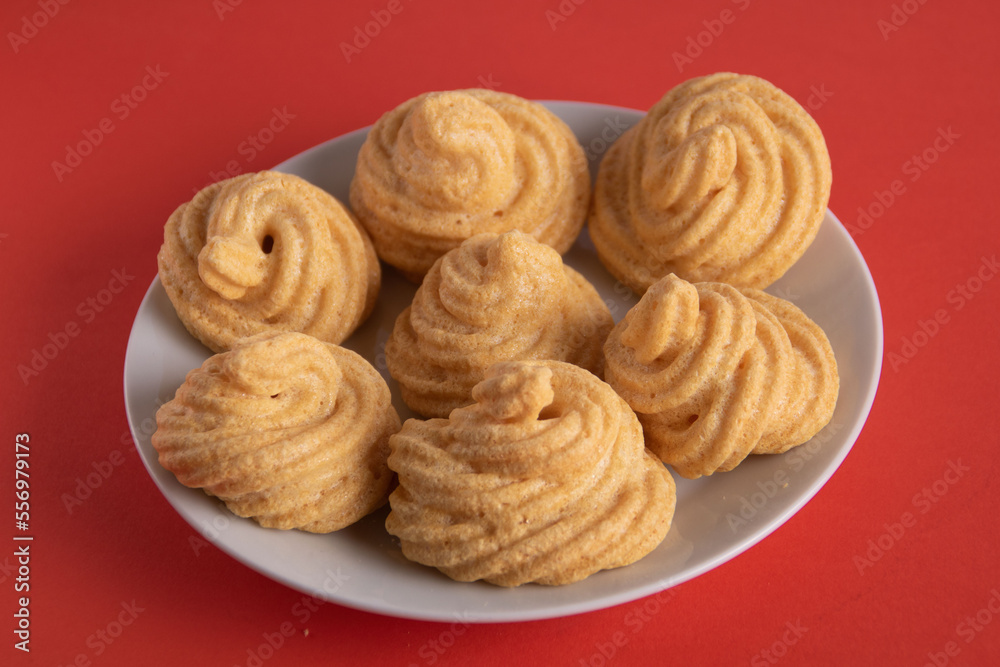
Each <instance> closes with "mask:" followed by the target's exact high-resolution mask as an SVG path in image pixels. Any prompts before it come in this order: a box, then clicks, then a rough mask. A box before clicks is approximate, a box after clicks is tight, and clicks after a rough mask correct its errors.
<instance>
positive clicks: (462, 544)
mask: <svg viewBox="0 0 1000 667" xmlns="http://www.w3.org/2000/svg"><path fill="white" fill-rule="evenodd" d="M474 396H475V399H476V403H475V404H473V405H471V406H468V407H465V408H460V409H458V410H455V411H454V412H452V413H451V416H450V418H449V419H431V420H428V421H420V420H417V419H410V420H407V422H406V423H405V424H404V426H403V430H402V431H401V432H400V433H398V434H396V435H394V436H393V437H392V438H391V439H390V447H391V450H392V453H391V454H390V456H389V467H390V468H392V469H393V470H394V471H395V472H397V473H398V475H399V486H398V487H397V488H396V490H395V491H393V493H392V495H391V496H390V497H389V504H390V507H391V511H390V513H389V516H388V518H387V520H386V528H387V529H388V531H389V532H390V533H392V534H393V535H396V536H397V537H399V539H400V542H401V544H402V549H403V554H404V555H405V556H406V557H407V558H409V559H410V560H413V561H416V562H418V563H422V564H424V565H429V566H431V567H436V568H438V569H440V570H441V571H442V572H444V573H445V574H446V575H448V576H449V577H451V578H452V579H456V580H458V581H474V580H479V579H482V580H485V581H488V582H490V583H493V584H497V585H500V586H519V585H521V584H525V583H529V582H536V583H540V584H549V585H558V584H566V583H570V582H573V581H578V580H580V579H583V578H585V577H588V576H590V575H591V574H593V573H595V572H597V571H598V570H602V569H608V568H614V567H621V566H624V565H628V564H630V563H633V562H635V561H637V560H639V559H640V558H642V557H643V556H645V555H646V554H648V553H649V552H650V551H652V550H653V549H654V548H655V547H656V546H657V545H658V544H659V543H660V542H661V541H662V540H663V538H664V537H665V536H666V534H667V531H668V530H669V528H670V523H671V520H672V518H673V512H674V505H675V501H676V494H675V487H674V481H673V479H672V478H671V476H670V473H669V472H668V471H667V469H666V467H665V466H664V465H663V464H662V463H661V462H660V461H658V460H657V459H656V458H655V457H654V456H653V455H652V454H651V453H649V452H648V451H647V450H646V448H645V446H644V445H643V440H642V429H641V427H640V425H639V423H638V421H637V420H636V418H635V415H634V414H633V412H632V411H631V410H630V409H629V407H628V405H626V404H625V402H624V401H623V400H622V399H621V398H619V397H618V395H616V394H615V392H614V391H612V389H611V388H610V387H609V386H608V385H607V384H605V383H604V382H602V381H601V380H599V379H598V378H597V377H596V376H594V375H593V374H592V373H590V372H588V371H585V370H583V369H581V368H578V367H576V366H573V365H571V364H567V363H564V362H558V361H543V362H534V361H532V362H523V361H522V362H505V363H500V364H497V365H495V366H493V367H492V368H490V370H489V372H488V373H487V377H486V379H485V380H484V381H483V382H482V383H480V384H478V385H477V386H476V388H475V390H474Z"/></svg>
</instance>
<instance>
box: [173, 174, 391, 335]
mask: <svg viewBox="0 0 1000 667" xmlns="http://www.w3.org/2000/svg"><path fill="white" fill-rule="evenodd" d="M157 263H158V267H159V276H160V281H161V282H162V283H163V287H164V289H165V290H166V292H167V296H169V297H170V301H171V303H173V305H174V309H175V310H176V311H177V315H178V316H179V317H180V319H181V321H182V322H183V323H184V326H185V327H186V328H187V329H188V331H190V332H191V334H192V335H193V336H195V338H197V339H198V340H200V341H201V342H202V343H204V344H205V345H206V346H207V347H209V348H210V349H212V350H213V351H215V352H220V351H223V350H226V349H229V348H230V347H232V345H233V344H234V343H235V342H236V341H237V340H238V339H240V338H243V337H246V336H252V335H254V334H258V333H262V332H265V331H298V332H303V333H307V334H310V335H312V336H315V337H317V338H319V339H321V340H324V341H326V342H329V343H340V342H342V341H343V340H344V339H345V338H347V336H349V335H350V334H351V333H352V332H353V331H354V330H355V329H356V328H357V327H358V326H359V325H360V324H361V322H363V321H364V320H365V318H367V317H368V315H369V314H370V313H371V310H372V308H373V307H374V305H375V298H376V296H377V295H378V290H379V285H380V282H381V268H380V267H379V263H378V258H377V257H376V256H375V249H374V247H373V246H372V244H371V240H370V239H369V238H368V236H367V234H366V233H365V231H364V229H362V228H361V226H360V225H359V224H358V222H357V221H356V220H355V219H354V218H353V216H352V215H351V214H350V213H349V212H348V211H347V209H345V208H344V207H343V206H342V205H341V204H340V203H339V202H338V201H337V200H336V199H334V198H333V197H332V196H331V195H330V194H328V193H327V192H325V191H324V190H322V189H320V188H318V187H316V186H314V185H312V184H311V183H308V182H307V181H305V180H303V179H301V178H299V177H298V176H293V175H291V174H281V173H278V172H271V171H263V172H259V173H255V174H245V175H242V176H237V177H235V178H231V179H228V180H225V181H220V182H218V183H214V184H212V185H209V186H208V187H206V188H204V189H203V190H201V191H200V192H199V193H198V194H197V195H195V197H194V199H193V200H191V201H190V202H187V203H185V204H182V205H181V206H180V207H178V208H177V210H176V211H174V213H173V215H171V216H170V219H169V220H168V221H167V224H166V227H165V229H164V240H163V245H162V247H161V248H160V252H159V255H158V256H157Z"/></svg>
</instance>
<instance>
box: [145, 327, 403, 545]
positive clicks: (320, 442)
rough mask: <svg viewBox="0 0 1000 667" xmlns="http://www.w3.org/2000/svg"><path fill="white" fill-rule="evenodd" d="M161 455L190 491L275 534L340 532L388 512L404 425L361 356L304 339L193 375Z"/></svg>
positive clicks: (289, 337) (164, 432) (164, 420)
mask: <svg viewBox="0 0 1000 667" xmlns="http://www.w3.org/2000/svg"><path fill="white" fill-rule="evenodd" d="M156 425H157V430H156V432H155V433H154V434H153V438H152V440H153V447H155V448H156V450H157V452H158V453H159V461H160V464H161V465H162V466H163V467H164V468H166V469H167V470H170V471H171V472H173V473H174V475H175V476H176V477H177V479H178V481H180V483H181V484H184V485H185V486H189V487H193V488H202V489H204V490H205V491H206V492H207V493H209V494H211V495H213V496H216V497H218V498H220V499H221V500H222V501H224V502H225V504H226V506H227V507H228V508H229V509H230V510H231V511H232V512H233V513H234V514H237V515H239V516H242V517H251V518H253V519H254V520H255V521H257V522H258V523H259V524H260V525H262V526H264V527H266V528H280V529H291V528H298V529H300V530H304V531H308V532H314V533H328V532H331V531H335V530H339V529H340V528H343V527H345V526H348V525H350V524H352V523H354V522H355V521H357V520H358V519H360V518H361V517H363V516H365V515H366V514H368V513H369V512H371V511H372V510H374V509H376V508H378V507H380V506H382V505H383V504H384V503H385V501H386V498H387V496H388V492H389V487H390V483H391V482H392V478H393V476H392V473H391V472H390V471H389V469H388V467H387V465H386V459H387V457H388V455H389V436H390V435H391V434H393V433H396V432H397V431H398V430H399V429H400V421H399V416H398V415H397V414H396V411H395V409H394V408H393V407H392V402H391V397H390V394H389V388H388V386H387V385H386V383H385V380H383V379H382V376H381V375H379V373H378V372H377V371H376V370H375V369H374V368H373V367H372V366H371V364H369V363H368V362H367V361H365V360H364V359H363V358H362V357H361V356H359V355H358V354H356V353H354V352H352V351H350V350H347V349H346V348H342V347H339V346H337V345H334V344H332V343H324V342H322V341H320V340H317V339H315V338H313V337H311V336H307V335H305V334H300V333H263V334H259V335H257V336H254V337H251V338H247V339H244V340H242V341H240V343H239V344H238V345H237V346H236V347H234V348H233V349H232V350H230V351H228V352H222V353H220V354H216V355H214V356H212V357H210V358H209V359H207V360H206V361H205V363H204V364H202V366H201V367H200V368H198V369H195V370H193V371H191V372H190V373H188V375H187V378H186V379H185V380H184V384H182V385H181V387H180V388H179V389H178V390H177V393H176V395H175V396H174V398H173V399H172V400H171V401H169V402H167V403H165V404H163V406H161V407H160V409H159V410H158V411H157V413H156Z"/></svg>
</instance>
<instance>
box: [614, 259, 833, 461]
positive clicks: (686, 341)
mask: <svg viewBox="0 0 1000 667" xmlns="http://www.w3.org/2000/svg"><path fill="white" fill-rule="evenodd" d="M604 353H605V358H606V368H605V373H606V376H607V381H608V383H609V384H610V385H611V386H612V387H614V388H615V391H617V392H618V394H619V395H620V396H621V397H622V398H624V399H625V400H626V401H627V402H628V404H629V405H630V406H631V407H632V409H633V410H635V412H636V414H637V415H638V417H639V421H640V422H641V423H642V425H643V428H644V430H645V434H646V446H647V447H649V448H650V449H651V450H652V451H653V453H655V454H656V455H657V456H659V457H660V459H662V460H663V462H664V463H668V464H670V465H671V466H672V467H673V468H674V470H676V471H677V472H678V473H679V474H680V475H682V476H684V477H687V478H696V477H700V476H702V475H711V474H712V473H714V472H716V471H726V470H732V469H733V468H734V467H736V466H737V465H739V463H740V462H742V461H743V460H744V459H745V458H746V457H747V456H748V455H749V454H751V453H754V454H771V453H780V452H784V451H787V450H788V449H790V448H792V447H795V446H797V445H800V444H802V443H804V442H806V441H807V440H809V439H810V438H811V437H812V436H814V435H815V434H816V433H817V432H819V430H820V429H821V428H823V427H824V426H825V425H826V424H827V423H828V422H829V421H830V419H831V418H832V416H833V411H834V408H835V407H836V403H837V394H838V392H839V388H840V380H839V375H838V373H837V362H836V359H835V358H834V356H833V349H832V348H831V347H830V343H829V341H828V340H827V337H826V334H825V333H823V330H822V329H821V328H820V327H819V326H818V325H817V324H816V323H815V322H813V321H812V320H810V319H809V318H808V317H807V316H806V315H805V313H803V312H802V311H801V310H800V309H799V308H797V307H796V306H794V305H793V304H791V303H789V302H788V301H785V300H783V299H779V298H778V297H775V296H771V295H770V294H767V293H765V292H762V291H760V290H756V289H752V288H743V289H737V288H735V287H732V286H731V285H727V284H724V283H697V284H691V283H689V282H687V281H685V280H682V279H680V278H678V277H676V276H674V275H673V274H671V275H668V276H666V277H664V278H662V279H660V280H659V281H657V282H656V283H654V284H653V285H652V286H651V287H650V288H649V290H647V291H646V293H645V294H644V295H643V296H642V298H641V299H640V300H639V302H638V303H637V304H636V305H635V306H633V307H632V309H630V310H629V312H628V313H627V314H626V315H625V318H624V319H623V320H622V321H621V322H619V323H618V324H617V325H616V326H615V328H614V330H613V331H612V332H611V334H610V335H609V336H608V340H607V342H606V343H605V346H604Z"/></svg>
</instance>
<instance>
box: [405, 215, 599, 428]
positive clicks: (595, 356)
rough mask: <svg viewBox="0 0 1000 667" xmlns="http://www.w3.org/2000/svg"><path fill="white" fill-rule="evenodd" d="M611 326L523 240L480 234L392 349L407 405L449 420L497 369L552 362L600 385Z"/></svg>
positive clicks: (414, 310)
mask: <svg viewBox="0 0 1000 667" xmlns="http://www.w3.org/2000/svg"><path fill="white" fill-rule="evenodd" d="M612 326H614V320H613V319H612V317H611V313H610V311H609V310H608V307H607V306H606V305H605V303H604V302H603V301H602V300H601V297H600V295H598V293H597V290H595V289H594V287H593V286H592V285H591V284H590V283H589V282H587V280H586V278H584V277H583V276H582V275H580V274H579V273H577V272H576V271H574V270H573V269H571V268H570V267H568V266H565V265H564V264H563V261H562V258H561V257H560V256H559V253H557V252H556V251H555V250H553V249H552V248H550V247H549V246H547V245H545V244H542V243H539V242H538V241H536V240H535V239H534V238H532V237H531V236H528V235H527V234H524V233H522V232H519V231H511V232H506V233H504V234H502V235H499V236H498V235H496V234H479V235H477V236H474V237H473V238H471V239H469V240H467V241H465V242H464V243H463V244H462V245H461V246H459V247H458V248H456V249H454V250H452V251H450V252H448V253H447V254H446V255H444V256H443V257H442V258H441V259H440V260H438V261H437V262H436V263H435V264H434V267H433V268H432V269H431V270H430V272H429V273H428V274H427V276H426V277H425V278H424V281H423V283H422V284H421V286H420V287H419V288H418V289H417V293H416V295H415V296H414V299H413V303H412V304H411V305H410V306H409V307H407V308H406V310H404V311H403V312H402V313H401V314H400V315H399V317H398V318H397V320H396V324H395V326H394V328H393V332H392V335H391V336H390V338H389V341H388V342H387V344H386V350H385V351H386V361H387V363H388V366H389V373H390V374H391V375H392V377H393V378H394V379H395V380H396V381H397V382H399V385H400V390H401V394H402V397H403V400H404V401H405V402H406V404H407V405H408V406H409V407H410V408H411V409H413V410H414V411H416V412H418V413H419V414H422V415H425V416H429V417H446V416H448V414H449V413H450V412H451V411H452V410H453V409H454V408H457V407H461V406H463V405H468V404H469V403H471V402H472V388H473V386H474V385H475V384H476V383H478V382H479V381H480V380H482V379H483V376H484V375H485V373H486V369H487V368H489V366H491V365H492V364H493V363H495V362H498V361H507V360H519V359H555V360H558V361H566V362H569V363H572V364H576V365H578V366H581V367H583V368H586V369H587V370H589V371H591V372H593V373H595V374H597V375H601V374H602V372H603V364H604V356H603V353H602V351H601V348H602V346H603V345H604V339H605V338H607V335H608V333H609V332H610V331H611V327H612Z"/></svg>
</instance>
